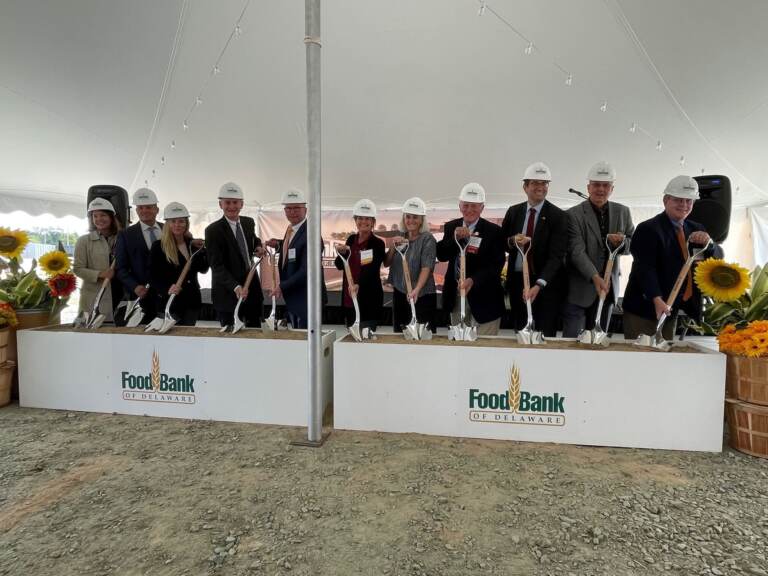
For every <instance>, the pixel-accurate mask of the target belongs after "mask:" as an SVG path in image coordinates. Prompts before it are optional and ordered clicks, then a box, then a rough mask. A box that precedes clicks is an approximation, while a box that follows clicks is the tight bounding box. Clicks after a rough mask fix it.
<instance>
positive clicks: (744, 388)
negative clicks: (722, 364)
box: [725, 354, 768, 406]
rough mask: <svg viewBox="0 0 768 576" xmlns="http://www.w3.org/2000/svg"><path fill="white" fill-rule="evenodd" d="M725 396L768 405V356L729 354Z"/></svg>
mask: <svg viewBox="0 0 768 576" xmlns="http://www.w3.org/2000/svg"><path fill="white" fill-rule="evenodd" d="M725 396H726V398H733V399H736V400H741V401H742V402H749V403H751V404H760V405H762V406H768V358H747V357H746V356H735V355H733V354H728V355H727V362H726V372H725Z"/></svg>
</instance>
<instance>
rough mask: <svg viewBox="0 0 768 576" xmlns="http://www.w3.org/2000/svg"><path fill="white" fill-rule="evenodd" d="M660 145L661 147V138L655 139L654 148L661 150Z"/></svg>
mask: <svg viewBox="0 0 768 576" xmlns="http://www.w3.org/2000/svg"><path fill="white" fill-rule="evenodd" d="M661 147H662V144H661V140H657V141H656V150H661Z"/></svg>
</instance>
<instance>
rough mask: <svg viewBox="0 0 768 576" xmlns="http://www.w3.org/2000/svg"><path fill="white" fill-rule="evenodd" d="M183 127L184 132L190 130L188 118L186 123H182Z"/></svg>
mask: <svg viewBox="0 0 768 576" xmlns="http://www.w3.org/2000/svg"><path fill="white" fill-rule="evenodd" d="M181 127H182V128H184V132H186V131H187V130H189V124H187V121H186V120H184V124H182V126H181Z"/></svg>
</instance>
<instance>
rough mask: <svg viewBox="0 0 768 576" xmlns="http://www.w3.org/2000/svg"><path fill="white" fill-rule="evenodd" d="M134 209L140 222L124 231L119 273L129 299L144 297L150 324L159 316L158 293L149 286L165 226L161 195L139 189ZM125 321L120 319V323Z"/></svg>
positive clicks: (120, 237)
mask: <svg viewBox="0 0 768 576" xmlns="http://www.w3.org/2000/svg"><path fill="white" fill-rule="evenodd" d="M133 206H134V208H135V210H136V215H137V216H138V217H139V221H138V222H136V224H133V225H131V226H129V227H128V228H126V229H125V230H123V231H122V232H120V234H119V235H118V237H117V244H116V248H115V254H116V256H115V257H116V264H115V273H116V274H117V278H118V280H120V282H121V283H122V285H123V288H124V289H125V292H126V297H127V299H129V300H134V299H135V298H141V300H140V301H139V304H140V305H141V309H142V311H143V312H144V318H143V319H142V324H146V323H147V322H150V321H151V320H152V319H153V318H155V316H156V315H157V307H158V295H157V291H156V290H155V289H154V288H153V287H152V286H151V285H150V286H149V288H147V284H148V283H149V251H150V249H151V248H152V244H153V243H154V242H155V241H156V240H160V236H161V234H162V228H163V225H162V224H161V223H160V222H158V221H157V214H158V212H159V211H160V209H159V208H158V206H157V196H156V195H155V193H154V192H153V191H152V190H150V189H149V188H139V189H138V190H136V192H134V194H133ZM121 320H123V319H122V318H121V319H118V318H116V319H115V321H116V323H118V324H120V323H121Z"/></svg>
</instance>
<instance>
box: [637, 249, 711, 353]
mask: <svg viewBox="0 0 768 576" xmlns="http://www.w3.org/2000/svg"><path fill="white" fill-rule="evenodd" d="M711 245H712V239H711V238H710V239H709V242H707V243H706V244H705V245H704V246H702V247H701V248H699V249H698V250H697V249H694V250H691V248H690V245H686V250H687V251H688V259H687V260H686V261H685V264H683V267H682V268H681V269H680V273H679V274H678V275H677V280H675V284H674V285H673V286H672V291H671V292H670V293H669V298H667V306H668V307H672V305H673V304H674V303H675V300H677V294H678V293H679V292H680V288H681V287H682V286H683V282H685V280H686V277H687V276H688V271H689V270H690V269H691V266H693V261H694V260H696V258H697V257H698V256H699V254H701V253H702V252H704V251H705V250H706V249H707V248H709V247H710V246H711ZM666 320H667V314H666V313H665V314H662V315H661V318H659V323H658V324H657V325H656V334H654V335H653V336H648V335H647V334H640V336H638V337H637V340H636V341H635V346H645V347H650V348H658V349H659V350H663V351H664V352H666V351H668V350H669V349H670V348H671V347H672V344H671V343H670V342H667V341H666V340H665V339H664V335H663V334H662V333H661V331H662V329H663V328H664V322H666Z"/></svg>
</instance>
